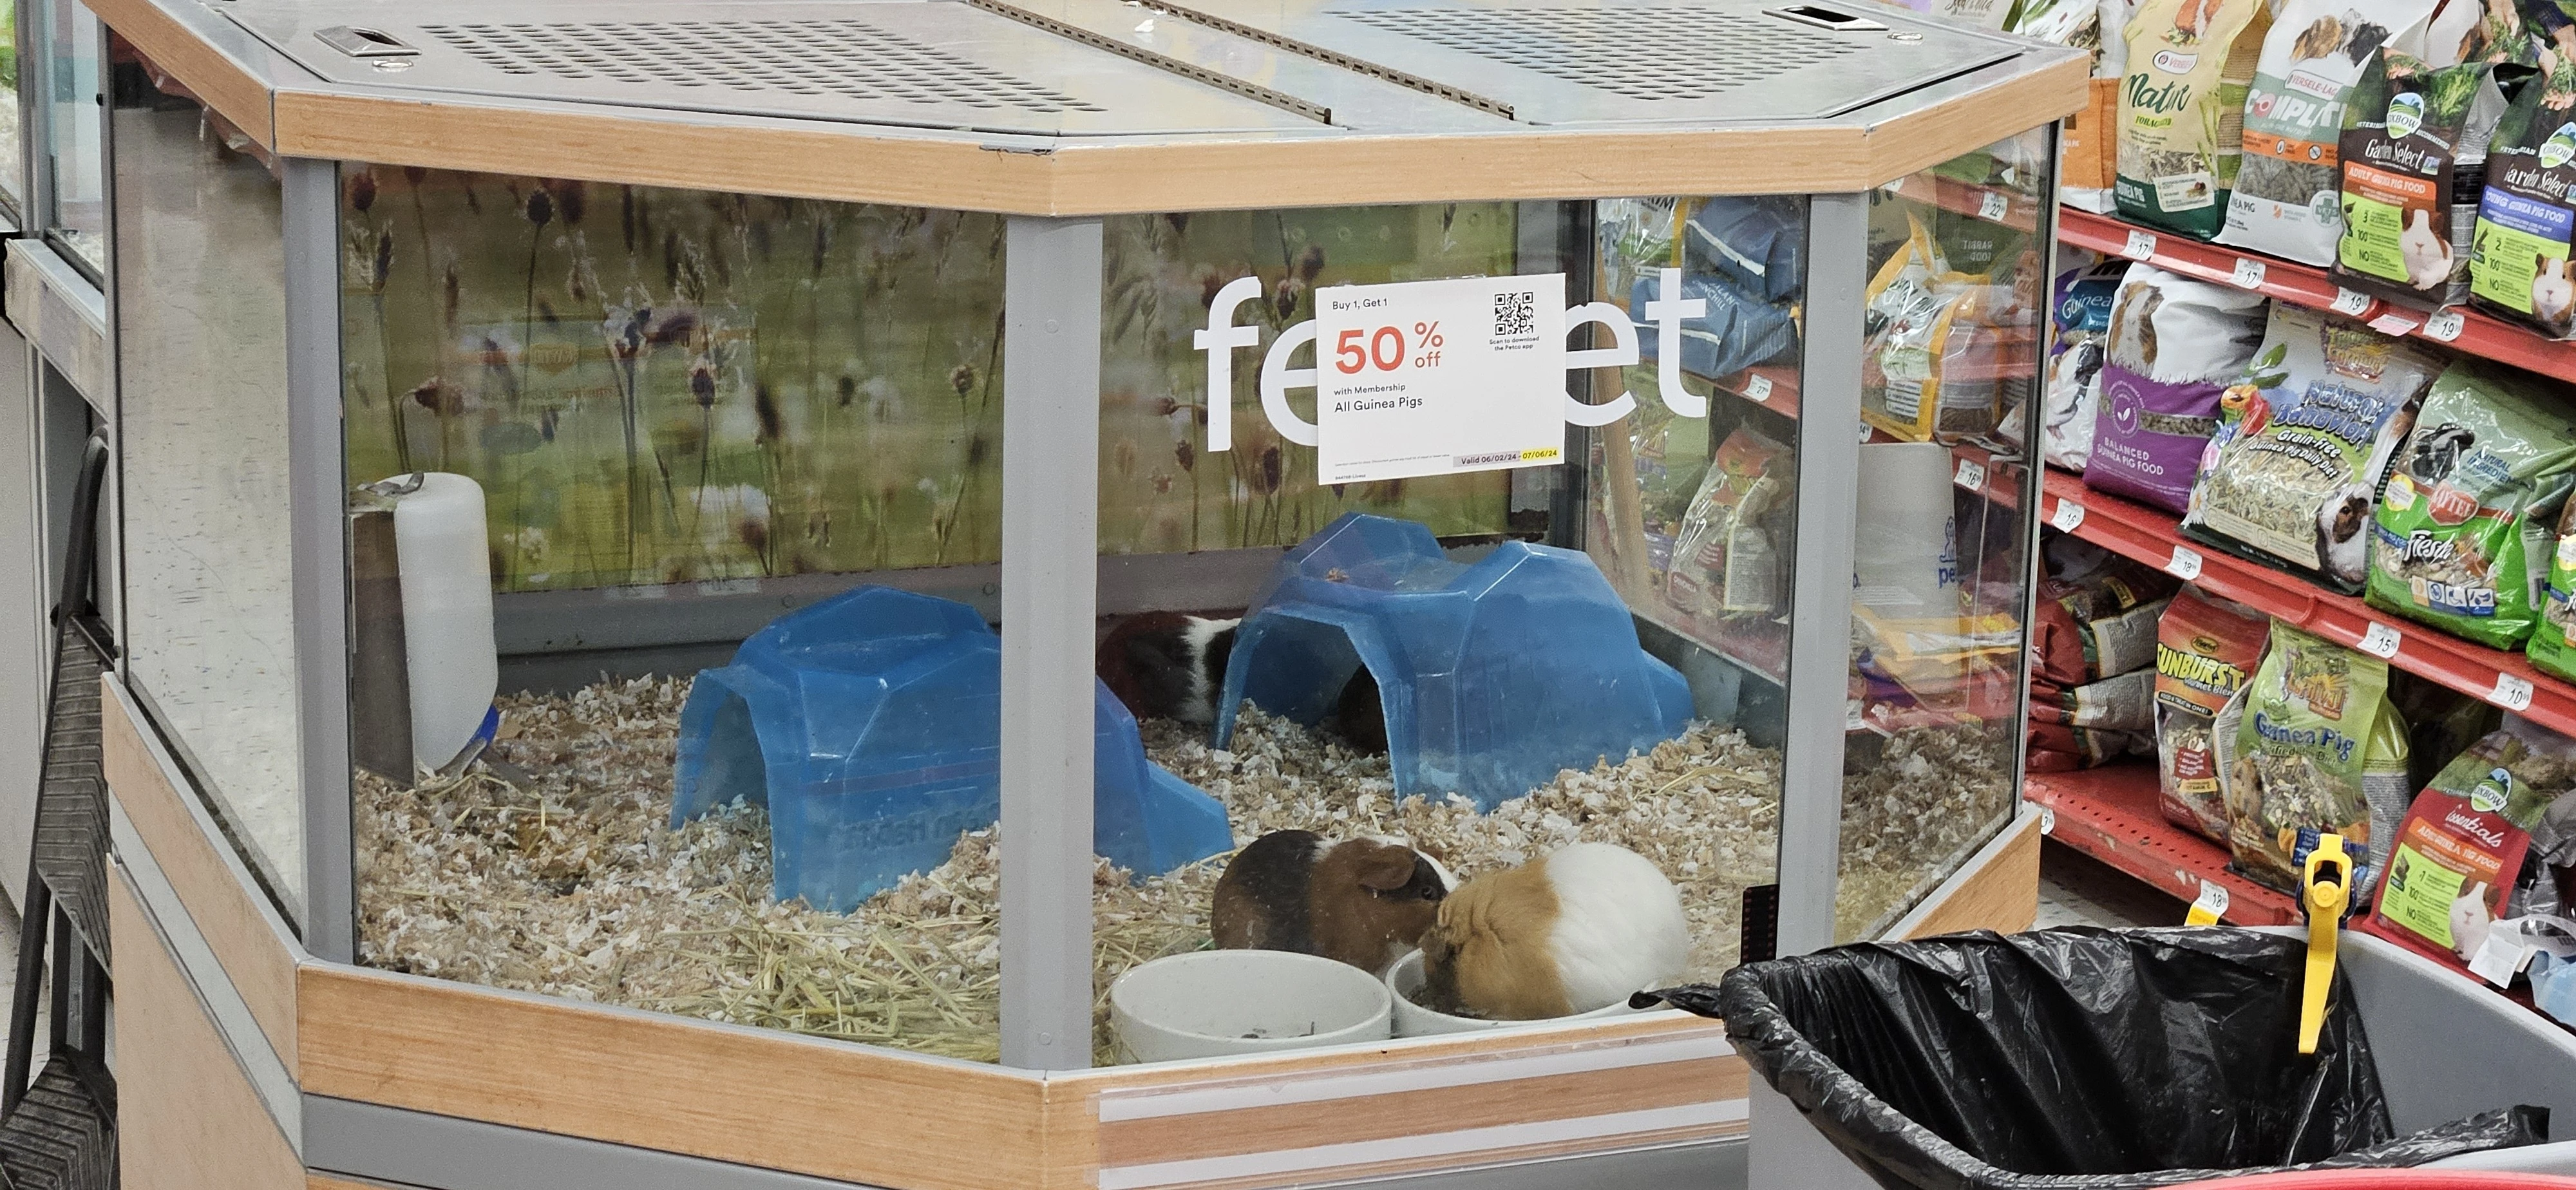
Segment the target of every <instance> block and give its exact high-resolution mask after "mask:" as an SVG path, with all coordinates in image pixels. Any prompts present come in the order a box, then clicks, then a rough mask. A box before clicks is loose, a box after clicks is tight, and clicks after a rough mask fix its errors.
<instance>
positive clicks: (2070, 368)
mask: <svg viewBox="0 0 2576 1190" xmlns="http://www.w3.org/2000/svg"><path fill="white" fill-rule="evenodd" d="M2127 272H2128V265H2127V262H2125V261H2117V260H2106V261H2102V262H2099V263H2097V264H2093V265H2091V266H2088V267H2085V268H2081V269H2070V270H2068V271H2067V272H2066V273H2065V274H2064V275H2062V276H2060V277H2058V279H2057V304H2056V305H2055V306H2054V307H2052V311H2053V312H2052V314H2051V317H2052V318H2053V319H2054V320H2055V322H2056V323H2057V345H2056V347H2055V348H2054V349H2053V350H2052V351H2051V353H2050V355H2049V357H2048V379H2047V382H2046V385H2045V387H2044V389H2043V390H2042V391H2043V392H2044V393H2045V394H2046V396H2045V401H2044V403H2045V405H2046V406H2047V418H2046V424H2047V427H2048V437H2047V439H2046V442H2047V444H2048V447H2047V449H2048V461H2049V462H2051V463H2055V464H2057V465H2058V466H2060V467H2065V468H2067V469H2069V470H2073V471H2081V470H2083V469H2084V465H2085V464H2086V463H2089V462H2092V461H2093V420H2094V418H2095V417H2096V416H2097V414H2098V413H2099V410H2100V408H2101V400H2100V398H2101V393H2102V348H2103V345H2104V343H2105V342H2106V340H2107V339H2108V338H2109V335H2110V331H2111V303H2112V302H2113V301H2114V300H2115V299H2117V298H2118V297H2119V294H2120V278H2121V276H2122V275H2123V274H2125V273H2127Z"/></svg>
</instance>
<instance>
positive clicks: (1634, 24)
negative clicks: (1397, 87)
mask: <svg viewBox="0 0 2576 1190" xmlns="http://www.w3.org/2000/svg"><path fill="white" fill-rule="evenodd" d="M1331 15H1333V16H1337V17H1340V18H1342V19H1344V20H1348V21H1353V22H1356V23H1358V24H1362V25H1366V26H1368V27H1370V28H1372V29H1378V30H1381V31H1384V32H1388V33H1397V34H1402V35H1405V36H1408V37H1414V38H1418V39H1420V40H1423V41H1427V42H1430V43H1432V44H1433V45H1437V46H1440V47H1442V48H1445V49H1451V50H1456V51H1459V52H1461V53H1467V54H1473V55H1475V56H1476V57H1479V58H1484V59H1486V60H1488V61H1493V62H1500V63H1503V64H1505V65H1509V66H1517V67H1520V68H1521V69H1524V70H1531V71H1536V72H1538V73H1540V74H1544V75H1548V76H1550V77H1553V78H1558V79H1563V80H1565V81H1567V82H1571V83H1578V84H1581V85H1583V86H1587V87H1592V88H1595V89H1597V90H1603V91H1608V92H1611V93H1612V94H1616V95H1622V96H1626V97H1628V98H1631V99H1639V100H1653V101H1663V100H1675V99H1680V100H1691V99H1707V98H1711V97H1714V96H1716V95H1719V94H1721V93H1723V92H1726V91H1730V90H1733V89H1735V88H1737V87H1743V86H1748V85H1751V84H1755V83H1760V82H1764V81H1766V80H1769V79H1772V78H1775V77H1777V76H1779V75H1782V74H1786V73H1789V72H1791V71H1794V70H1800V69H1804V68H1806V67H1809V66H1813V65H1817V64H1819V63H1823V62H1827V61H1830V60H1832V59H1834V58H1838V57H1841V56H1843V55H1845V54H1849V53H1853V52H1855V51H1856V50H1857V49H1858V47H1857V46H1855V45H1853V44H1852V43H1850V42H1843V41H1829V40H1823V39H1822V38H1821V37H1820V36H1819V35H1818V34H1816V33H1814V32H1812V31H1809V30H1806V29H1802V28H1798V27H1795V26H1790V25H1784V24H1782V23H1780V22H1777V21H1767V20H1761V19H1758V18H1754V17H1748V16H1743V15H1740V14H1736V13H1728V12H1710V11H1708V10H1705V9H1697V8H1618V9H1593V8H1507V9H1486V8H1479V9H1474V10H1468V9H1432V10H1420V11H1412V12H1374V11H1349V10H1334V11H1333V12H1332V14H1331ZM1641 51H1642V52H1641Z"/></svg>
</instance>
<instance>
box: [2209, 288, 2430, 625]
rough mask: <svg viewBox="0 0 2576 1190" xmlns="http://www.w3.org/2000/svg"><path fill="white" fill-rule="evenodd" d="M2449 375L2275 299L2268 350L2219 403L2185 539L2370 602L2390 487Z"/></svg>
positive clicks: (2328, 317)
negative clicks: (2372, 566) (2385, 492)
mask: <svg viewBox="0 0 2576 1190" xmlns="http://www.w3.org/2000/svg"><path fill="white" fill-rule="evenodd" d="M2441 371H2442V364H2441V361H2440V360H2439V359H2438V358H2436V357H2435V356H2434V355H2433V354H2432V353H2431V352H2430V351H2428V350H2425V349H2423V348H2421V347H2418V346H2417V345H2416V344H2415V343H2414V341H2412V340H2408V339H2396V338H2391V337H2389V336H2387V335H2383V334H2380V333H2379V332H2377V331H2374V330H2372V329H2370V328H2369V327H2366V326H2363V325H2361V324H2360V323H2357V322H2352V321H2349V320H2347V319H2343V318H2338V317H2336V316H2334V315H2332V314H2327V313H2323V312H2321V311H2317V310H2310V309H2308V308H2306V307H2304V306H2293V305H2291V304H2289V303H2287V302H2275V303H2273V304H2272V313H2271V317H2270V319H2269V320H2268V322H2267V325H2266V329H2265V331H2264V335H2263V348H2262V350H2261V351H2260V352H2258V353H2257V354H2256V355H2255V357H2254V362H2253V364H2252V365H2250V366H2249V367H2248V368H2247V369H2246V373H2245V377H2244V379H2242V380H2240V381H2238V382H2237V383H2236V384H2234V385H2231V386H2229V388H2228V389H2227V391H2226V393H2225V394H2224V395H2223V396H2221V397H2220V398H2219V427H2218V431H2217V432H2216V433H2215V434H2213V435H2211V436H2210V439H2209V448H2208V450H2207V451H2205V452H2204V453H2203V454H2202V455H2201V463H2200V477H2199V479H2198V481H2197V482H2195V483H2194V484H2193V485H2192V489H2191V506H2190V508H2188V509H2187V510H2185V511H2184V513H2183V518H2182V527H2183V533H2184V535H2186V536H2188V537H2191V538H2193V539H2195V540H2198V541H2206V542H2209V543H2211V544H2214V545H2218V546H2220V547H2223V548H2225V549H2227V550H2230V551H2232V552H2235V553H2240V554H2246V555H2249V556H2251V557H2253V558H2255V559H2256V560H2257V561H2261V562H2264V563H2267V564H2270V565H2275V566H2282V567H2286V568H2288V569H2291V570H2295V571H2298V572H2300V573H2302V574H2306V575H2310V576H2312V577H2314V578H2316V579H2318V580H2319V581H2321V582H2323V583H2325V584H2326V585H2328V586H2331V587H2334V588H2335V589H2337V590H2340V591H2343V592H2346V593H2348V594H2359V593H2360V591H2361V586H2362V580H2363V578H2364V577H2365V571H2366V570H2367V569H2368V560H2369V546H2370V533H2369V529H2370V513H2371V509H2372V507H2373V506H2374V505H2375V504H2376V503H2377V498H2378V493H2379V487H2380V484H2381V482H2382V481H2383V480H2385V479H2386V478H2387V476H2388V468H2389V465H2390V464H2391V462H2392V461H2393V460H2394V459H2395V458H2396V455H2397V447H2398V445H2399V444H2400V443H2402V442H2403V441H2405V438H2406V432H2407V430H2408V429H2410V428H2412V426H2413V424H2414V413H2413V411H2414V409H2415V405H2416V402H2417V401H2419V400H2421V399H2422V398H2423V395H2424V390H2425V389H2426V388H2428V387H2430V386H2431V385H2432V383H2433V377H2435V376H2436V375H2439V374H2440V373H2441Z"/></svg>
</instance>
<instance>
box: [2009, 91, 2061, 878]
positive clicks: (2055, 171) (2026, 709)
mask: <svg viewBox="0 0 2576 1190" xmlns="http://www.w3.org/2000/svg"><path fill="white" fill-rule="evenodd" d="M2063 127H2064V125H2062V124H2060V123H2058V122H2056V121H2053V120H2052V121H2050V122H2049V123H2048V125H2047V131H2046V132H2045V133H2044V135H2046V136H2047V137H2048V151H2047V152H2046V153H2045V154H2044V155H2043V157H2044V159H2045V160H2046V161H2047V162H2048V176H2047V177H2044V178H2041V179H2040V181H2039V193H2041V194H2042V195H2054V194H2056V193H2057V180H2058V179H2059V178H2061V177H2063V176H2065V173H2066V162H2065V156H2064V155H2065V152H2066V144H2065V141H2064V140H2063V138H2062V137H2061V136H2060V135H2059V132H2060V129H2062V128H2063ZM2035 226H2036V228H2037V229H2038V234H2037V237H2036V238H2037V240H2038V242H2039V253H2040V257H2039V259H2040V270H2039V275H2040V278H2041V281H2040V283H2041V285H2043V286H2045V287H2047V288H2044V289H2042V290H2041V292H2042V293H2052V292H2055V286H2056V284H2057V281H2056V277H2057V203H2056V201H2055V200H2054V199H2050V200H2048V201H2044V202H2042V203H2040V204H2039V210H2038V214H2037V221H2036V223H2035ZM2038 321H2039V359H2040V360H2041V361H2042V362H2041V363H2039V364H2038V365H2036V366H2035V367H2034V369H2033V374H2032V376H2031V384H2030V395H2029V396H2026V397H2024V398H2022V419H2023V421H2022V425H2023V427H2024V430H2023V435H2022V437H2023V440H2024V441H2025V443H2027V445H2025V446H2023V448H2022V468H2021V474H2022V482H2021V491H2020V493H2019V496H2020V499H2021V541H2022V559H2021V565H2022V574H2021V591H2022V601H2021V606H2020V607H2017V608H2014V609H2013V610H2014V612H2015V613H2017V614H2019V615H2020V616H2021V642H2022V648H2023V649H2024V651H2027V650H2028V649H2029V648H2030V631H2031V626H2032V625H2035V624H2037V623H2039V581H2040V579H2041V578H2043V577H2045V576H2046V574H2047V563H2046V562H2045V561H2044V560H2043V558H2042V557H2041V554H2040V547H2041V546H2042V545H2044V544H2046V543H2045V542H2044V541H2042V540H2041V534H2040V531H2039V526H2040V519H2039V506H2040V503H2041V499H2040V495H2041V492H2042V491H2043V490H2044V489H2045V487H2046V485H2047V482H2048V419H2047V418H2045V417H2042V416H2040V412H2039V411H2040V409H2041V407H2042V406H2044V405H2045V404H2046V403H2047V391H2048V365H2047V363H2046V362H2045V361H2047V360H2050V359H2053V358H2055V352H2056V351H2057V319H2056V318H2054V317H2052V316H2050V313H2049V311H2048V308H2047V306H2046V305H2042V306H2041V307H2040V313H2039V316H2038ZM2014 705H2015V707H2016V708H2017V712H2018V713H2017V714H2015V715H2014V717H2013V722H2015V723H2028V722H2030V667H2029V666H2027V665H2025V666H2023V667H2022V673H2021V692H2020V694H2019V695H2018V696H2017V700H2016V702H2015V704H2014ZM2029 778H2030V749H2028V748H2014V749H2013V750H2012V806H2013V813H2014V814H2019V813H2021V809H2020V807H2021V803H2022V802H2024V801H2027V800H2029V792H2028V790H2029V786H2028V784H2027V782H2028V780H2029ZM2054 822H2055V814H2054V812H2053V811H2052V812H2051V813H2050V814H2049V815H2048V816H2047V817H2044V818H2042V819H2041V820H2040V824H2041V825H2042V826H2043V827H2045V826H2049V825H2052V824H2053V823H2054Z"/></svg>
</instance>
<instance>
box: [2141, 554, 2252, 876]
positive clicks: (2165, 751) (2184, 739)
mask: <svg viewBox="0 0 2576 1190" xmlns="http://www.w3.org/2000/svg"><path fill="white" fill-rule="evenodd" d="M2270 623H2271V622H2270V621H2269V620H2268V619H2266V618H2264V616H2263V615H2262V614H2261V613H2259V612H2256V611H2254V610H2253V609H2251V608H2247V607H2243V606H2240V605H2238V604H2235V603H2232V602H2230V601H2228V600H2224V599H2219V598H2216V597H2214V596H2209V595H2203V594H2201V593H2200V592H2198V591H2195V590H2192V589H2190V588H2188V587H2186V588H2184V589H2183V592H2182V593H2181V594H2179V595H2176V596H2174V599H2173V602H2172V603H2169V604H2166V605H2165V614H2164V615H2163V617H2162V618H2160V619H2159V620H2158V621H2157V623H2156V675H2155V704H2156V710H2155V715H2156V719H2155V730H2156V786H2157V794H2158V796H2157V799H2156V800H2157V804H2158V805H2159V806H2160V807H2161V808H2162V809H2163V810H2164V812H2165V817H2166V818H2168V819H2171V820H2172V821H2173V822H2175V823H2176V824H2178V825H2181V826H2187V827H2190V828H2191V829H2193V830H2196V831H2199V832H2200V833H2202V834H2204V835H2207V836H2209V837H2210V838H2212V839H2215V840H2217V841H2219V842H2221V843H2224V842H2226V841H2227V801H2226V798H2225V797H2224V796H2222V794H2221V792H2220V789H2219V779H2218V746H2217V743H2216V741H2215V740H2213V739H2212V738H2211V733H2212V732H2213V731H2215V730H2216V724H2217V719H2218V713H2219V712H2220V711H2222V710H2225V709H2226V708H2227V704H2228V702H2229V700H2231V699H2233V698H2235V697H2236V692H2237V691H2239V690H2242V689H2244V688H2245V680H2246V677H2247V676H2248V675H2250V674H2252V673H2253V672H2254V667H2255V666H2256V665H2257V664H2259V663H2260V662H2261V661H2262V659H2263V642H2264V639H2265V635H2266V632H2267V629H2268V628H2269V626H2270Z"/></svg>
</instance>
